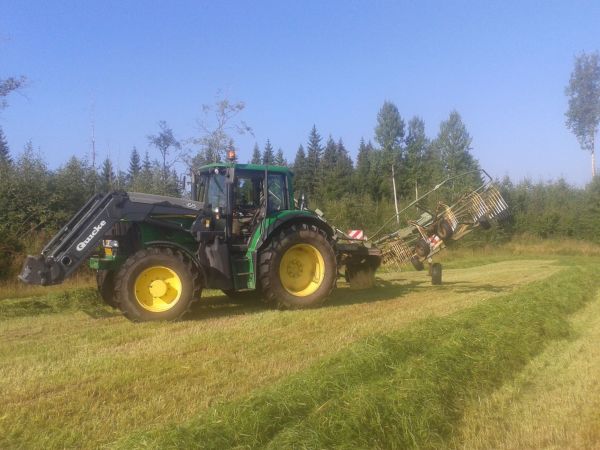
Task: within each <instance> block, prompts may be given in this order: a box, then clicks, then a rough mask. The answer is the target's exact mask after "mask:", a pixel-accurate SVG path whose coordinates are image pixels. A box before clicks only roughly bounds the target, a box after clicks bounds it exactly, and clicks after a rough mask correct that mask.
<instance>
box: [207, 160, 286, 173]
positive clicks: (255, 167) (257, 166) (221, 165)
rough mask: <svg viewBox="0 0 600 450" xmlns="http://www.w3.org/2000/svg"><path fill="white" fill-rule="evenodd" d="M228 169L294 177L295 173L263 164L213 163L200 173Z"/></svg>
mask: <svg viewBox="0 0 600 450" xmlns="http://www.w3.org/2000/svg"><path fill="white" fill-rule="evenodd" d="M227 167H235V168H236V169H243V170H255V171H257V172H258V171H261V172H264V171H265V169H267V170H268V171H269V172H277V173H285V174H290V175H293V174H294V173H293V172H292V171H291V170H290V169H289V168H288V167H282V166H265V165H263V164H237V163H213V164H207V165H206V166H202V167H200V168H199V169H198V172H206V171H208V170H210V169H214V168H227Z"/></svg>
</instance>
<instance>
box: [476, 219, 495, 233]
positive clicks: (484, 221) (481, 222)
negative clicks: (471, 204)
mask: <svg viewBox="0 0 600 450" xmlns="http://www.w3.org/2000/svg"><path fill="white" fill-rule="evenodd" d="M477 222H479V226H480V227H481V228H482V229H483V230H489V229H490V228H492V224H491V223H490V221H489V220H488V219H487V218H486V217H482V218H481V219H479V220H478V221H477Z"/></svg>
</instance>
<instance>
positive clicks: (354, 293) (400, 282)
mask: <svg viewBox="0 0 600 450" xmlns="http://www.w3.org/2000/svg"><path fill="white" fill-rule="evenodd" d="M445 287H448V288H449V289H451V290H452V292H454V293H459V294H469V293H474V292H489V293H503V292H508V291H510V287H507V286H495V285H493V284H490V283H488V284H473V283H470V282H468V281H451V282H443V283H442V285H440V286H432V285H431V281H430V279H429V278H428V277H424V278H423V279H422V280H406V279H404V278H401V277H398V278H392V279H390V278H388V279H385V280H384V279H381V278H378V279H377V282H376V285H375V286H374V287H372V288H369V289H360V290H358V289H357V290H353V289H351V288H350V287H349V285H348V284H347V283H344V282H340V283H339V287H338V288H337V289H335V290H334V292H333V294H332V295H331V297H330V298H329V300H328V301H327V302H325V304H324V306H326V307H329V308H331V307H333V308H336V307H342V306H349V305H357V304H362V303H374V302H380V301H389V300H394V299H396V300H397V299H401V298H402V297H405V296H406V295H408V294H415V293H416V294H419V293H422V292H423V293H424V292H426V291H430V290H431V289H435V290H438V292H439V293H440V295H443V289H444V288H445ZM269 309H270V308H269V307H267V306H266V305H265V304H264V303H263V302H262V300H261V299H260V297H259V296H258V295H257V294H256V293H254V292H247V293H244V294H242V295H241V296H240V297H239V298H230V297H228V296H227V295H224V294H220V295H219V294H217V295H209V296H207V297H202V298H201V300H200V301H198V302H196V303H195V304H194V305H193V306H192V308H191V310H190V312H189V313H188V314H186V315H185V316H184V317H183V320H184V321H188V320H194V321H195V320H206V319H216V318H220V317H233V316H239V315H249V314H257V313H260V312H264V311H268V310H269ZM79 310H80V311H81V312H83V313H85V314H86V315H88V316H89V317H90V318H93V319H97V320H98V319H108V318H111V317H116V316H121V315H122V313H121V312H120V311H118V310H112V309H109V308H108V307H106V306H105V305H103V304H102V303H101V300H100V301H98V303H96V302H93V304H91V305H86V306H83V307H81V308H80V309H79Z"/></svg>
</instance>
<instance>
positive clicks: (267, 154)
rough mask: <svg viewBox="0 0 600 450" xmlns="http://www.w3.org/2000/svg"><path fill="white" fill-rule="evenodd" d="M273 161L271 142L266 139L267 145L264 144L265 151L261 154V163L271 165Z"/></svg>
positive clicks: (273, 154)
mask: <svg viewBox="0 0 600 450" xmlns="http://www.w3.org/2000/svg"><path fill="white" fill-rule="evenodd" d="M274 160H275V153H273V146H272V145H271V141H270V140H268V139H267V143H266V144H265V149H264V151H263V154H262V163H263V164H273V161H274Z"/></svg>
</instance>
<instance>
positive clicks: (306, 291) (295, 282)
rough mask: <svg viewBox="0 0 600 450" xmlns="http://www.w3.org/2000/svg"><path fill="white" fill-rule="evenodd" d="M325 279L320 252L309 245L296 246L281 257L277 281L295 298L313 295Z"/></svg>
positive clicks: (323, 264) (323, 263)
mask: <svg viewBox="0 0 600 450" xmlns="http://www.w3.org/2000/svg"><path fill="white" fill-rule="evenodd" d="M324 278H325V262H324V261H323V256H322V255H321V252H320V251H319V250H317V249H316V248H315V247H313V246H312V245H310V244H296V245H293V246H292V247H290V248H289V249H288V250H287V251H286V252H285V253H284V254H283V256H282V258H281V263H280V264H279V280H280V281H281V285H282V286H283V288H284V289H285V290H286V291H288V292H289V293H290V294H292V295H295V296H297V297H306V296H308V295H311V294H313V293H314V292H315V291H316V290H317V289H319V287H320V286H321V284H322V283H323V279H324Z"/></svg>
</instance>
